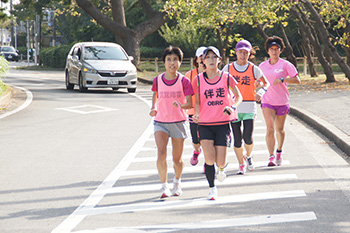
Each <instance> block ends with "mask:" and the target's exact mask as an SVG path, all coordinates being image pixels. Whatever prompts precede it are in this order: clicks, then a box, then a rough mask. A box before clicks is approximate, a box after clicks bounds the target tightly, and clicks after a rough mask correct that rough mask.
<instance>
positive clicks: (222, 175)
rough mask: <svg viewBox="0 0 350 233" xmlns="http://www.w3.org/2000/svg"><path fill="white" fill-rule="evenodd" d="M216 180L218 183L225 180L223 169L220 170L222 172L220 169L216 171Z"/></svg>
mask: <svg viewBox="0 0 350 233" xmlns="http://www.w3.org/2000/svg"><path fill="white" fill-rule="evenodd" d="M216 178H217V179H218V181H220V182H223V181H224V180H225V179H226V172H225V168H222V170H221V169H220V168H219V169H218V174H217V176H216Z"/></svg>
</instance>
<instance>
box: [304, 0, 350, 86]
mask: <svg viewBox="0 0 350 233" xmlns="http://www.w3.org/2000/svg"><path fill="white" fill-rule="evenodd" d="M301 2H302V3H303V4H304V6H305V7H306V8H307V9H308V11H309V12H310V14H311V16H312V17H313V19H314V20H315V27H316V30H317V32H318V35H319V37H320V38H321V40H322V42H323V45H324V46H325V48H326V51H327V52H328V54H330V55H331V56H332V58H333V59H334V60H335V61H336V62H337V63H338V65H339V66H340V68H341V69H342V71H343V72H344V73H345V76H346V77H347V78H348V79H349V80H350V67H349V66H348V65H347V64H346V63H345V62H344V60H343V59H342V58H341V56H340V55H339V53H338V52H337V50H336V49H335V47H334V46H333V44H332V42H331V40H330V38H331V37H330V35H329V32H328V30H327V28H326V26H325V24H324V22H323V20H322V18H321V17H320V15H319V14H318V12H317V10H316V9H315V7H314V6H313V5H312V3H311V2H310V1H307V0H302V1H301Z"/></svg>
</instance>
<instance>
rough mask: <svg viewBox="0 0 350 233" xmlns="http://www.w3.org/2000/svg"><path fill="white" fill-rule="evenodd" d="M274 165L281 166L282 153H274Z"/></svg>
mask: <svg viewBox="0 0 350 233" xmlns="http://www.w3.org/2000/svg"><path fill="white" fill-rule="evenodd" d="M276 164H277V166H281V165H282V151H281V152H276Z"/></svg>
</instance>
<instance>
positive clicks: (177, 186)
mask: <svg viewBox="0 0 350 233" xmlns="http://www.w3.org/2000/svg"><path fill="white" fill-rule="evenodd" d="M172 194H173V196H181V195H182V189H181V184H180V183H174V186H173V191H172Z"/></svg>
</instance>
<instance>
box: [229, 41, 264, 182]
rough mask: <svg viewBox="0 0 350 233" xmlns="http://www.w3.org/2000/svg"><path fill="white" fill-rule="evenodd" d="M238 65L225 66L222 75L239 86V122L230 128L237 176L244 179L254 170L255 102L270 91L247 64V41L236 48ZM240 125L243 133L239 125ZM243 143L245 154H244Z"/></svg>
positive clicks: (256, 70) (249, 48)
mask: <svg viewBox="0 0 350 233" xmlns="http://www.w3.org/2000/svg"><path fill="white" fill-rule="evenodd" d="M236 55H237V61H234V62H233V63H230V64H228V65H226V66H225V67H224V68H223V71H226V72H229V73H230V74H231V75H232V76H233V77H234V78H235V79H236V81H237V82H238V89H239V90H240V92H241V94H242V96H243V101H242V103H241V104H240V105H239V107H238V108H237V110H238V120H237V121H234V122H231V128H232V132H233V136H234V151H235V153H236V156H237V160H238V162H239V169H238V172H237V175H243V174H244V173H245V172H246V169H247V164H248V170H250V171H252V170H254V168H255V166H254V164H253V159H252V156H251V154H252V150H253V137H252V136H253V130H254V119H255V117H256V113H257V104H256V101H260V99H261V97H262V96H263V95H264V94H265V92H266V90H267V88H268V87H269V85H270V84H269V82H268V81H267V79H266V78H265V76H264V74H263V72H262V71H261V69H260V68H259V67H258V66H256V65H254V64H253V63H252V62H249V59H250V58H251V57H252V56H254V55H255V51H254V50H253V48H252V45H251V43H250V42H249V41H248V40H241V41H239V42H238V43H237V44H236ZM260 81H261V82H262V83H263V86H262V88H261V89H260V90H259V91H258V92H257V93H256V91H255V88H256V85H255V82H260ZM242 122H243V132H242V130H241V125H242ZM242 139H243V140H244V148H245V151H246V154H245V155H244V154H243V147H242Z"/></svg>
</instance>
